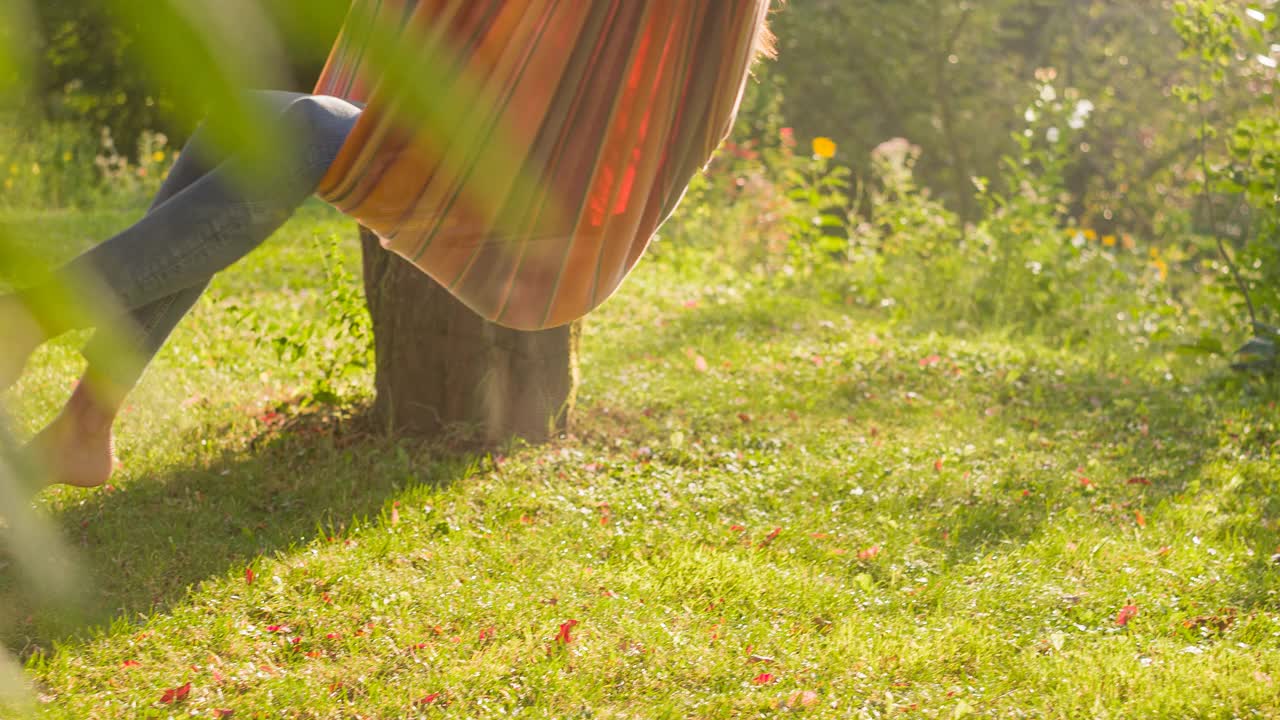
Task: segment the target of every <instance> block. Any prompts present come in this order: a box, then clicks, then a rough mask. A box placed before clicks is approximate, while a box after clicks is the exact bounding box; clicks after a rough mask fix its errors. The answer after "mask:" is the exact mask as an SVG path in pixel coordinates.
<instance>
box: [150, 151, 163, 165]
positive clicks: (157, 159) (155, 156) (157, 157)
mask: <svg viewBox="0 0 1280 720" xmlns="http://www.w3.org/2000/svg"><path fill="white" fill-rule="evenodd" d="M151 161H152V162H154V163H162V162H164V153H162V152H160V151H159V150H157V151H155V152H154V153H152V154H151Z"/></svg>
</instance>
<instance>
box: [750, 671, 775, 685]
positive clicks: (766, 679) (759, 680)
mask: <svg viewBox="0 0 1280 720" xmlns="http://www.w3.org/2000/svg"><path fill="white" fill-rule="evenodd" d="M774 680H777V678H775V677H774V676H772V675H770V674H769V673H760V674H759V675H757V676H755V677H754V678H752V679H751V682H752V683H753V684H756V685H768V684H769V683H772V682H773V681H774Z"/></svg>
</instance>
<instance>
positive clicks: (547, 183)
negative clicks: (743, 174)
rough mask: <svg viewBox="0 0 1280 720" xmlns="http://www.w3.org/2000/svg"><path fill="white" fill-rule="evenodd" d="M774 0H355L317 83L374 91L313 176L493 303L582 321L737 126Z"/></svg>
mask: <svg viewBox="0 0 1280 720" xmlns="http://www.w3.org/2000/svg"><path fill="white" fill-rule="evenodd" d="M768 4H769V3H768V0H354V2H353V6H352V11H351V14H350V15H349V16H348V19H347V22H346V25H345V26H344V28H343V32H342V35H341V37H340V38H339V40H338V42H337V44H336V46H335V47H334V50H333V52H332V54H331V56H330V58H329V62H328V64H327V66H326V67H325V70H324V73H323V75H322V76H321V78H320V81H319V83H318V85H317V87H316V91H315V92H316V94H320V95H334V96H337V97H342V98H345V99H348V100H351V101H353V102H362V103H366V105H367V107H366V110H365V112H364V113H363V114H362V116H361V117H360V119H359V120H358V122H357V124H356V127H355V129H354V130H353V131H352V134H351V136H350V137H349V139H348V140H347V142H346V143H345V145H344V146H343V148H342V150H341V152H340V153H339V155H338V159H337V161H336V162H335V163H334V165H333V167H332V168H331V169H330V171H329V173H328V175H327V176H326V177H325V178H324V180H323V181H322V183H321V186H320V189H319V194H320V196H321V197H322V198H324V199H325V200H326V201H327V202H329V203H331V204H332V205H334V206H336V207H337V208H339V209H340V210H342V211H343V212H344V213H346V214H348V215H350V216H352V217H354V218H356V219H357V220H359V221H360V222H361V223H362V224H363V225H365V226H366V227H368V228H370V229H372V230H373V231H374V232H375V233H377V234H378V236H379V237H380V238H381V240H382V243H383V245H384V246H385V247H386V248H387V249H389V250H392V251H394V252H396V253H398V254H400V255H402V256H403V257H405V258H406V259H408V260H409V261H410V262H412V263H413V264H414V265H416V266H417V267H419V268H420V269H422V270H423V271H425V272H426V273H427V274H428V275H430V276H431V277H432V278H434V279H435V280H436V281H437V282H439V283H440V284H441V285H442V286H444V287H445V288H447V289H448V290H449V291H450V292H451V293H452V294H453V295H454V296H456V297H457V298H458V299H459V300H461V301H462V302H463V303H465V304H466V305H467V306H468V307H470V308H471V309H473V310H474V311H476V312H477V313H479V314H480V315H482V316H483V317H485V318H487V319H489V320H492V321H494V322H497V323H499V324H502V325H506V326H508V327H513V328H517V329H523V330H536V329H542V328H548V327H554V326H557V325H562V324H564V323H568V322H571V321H573V320H575V319H577V318H579V317H581V316H583V315H585V314H586V313H587V312H588V311H590V310H592V309H593V308H595V307H596V306H597V305H599V304H600V303H601V302H603V301H604V300H605V299H607V298H608V297H609V296H610V295H611V294H612V293H613V292H614V291H615V290H616V289H617V288H618V285H619V284H620V283H621V282H622V280H623V278H624V277H625V276H626V275H627V273H628V272H630V270H631V268H632V267H633V266H634V265H635V263H636V261H637V260H639V258H640V256H641V254H643V252H644V250H645V247H646V246H647V245H648V243H649V239H650V238H651V237H652V236H653V234H654V233H655V232H656V231H657V229H658V226H659V225H661V224H662V222H663V221H664V220H665V219H666V218H667V217H668V216H669V215H670V214H671V212H672V211H673V210H675V207H676V205H677V203H678V202H679V201H680V198H681V196H682V195H683V194H684V191H685V188H686V187H687V185H688V182H689V180H690V179H691V178H692V176H693V174H694V173H695V172H697V171H698V170H699V169H700V168H701V167H702V166H703V165H705V164H706V162H707V161H708V160H709V159H710V157H711V154H712V152H714V150H715V149H716V147H717V146H718V145H719V144H720V143H721V142H722V141H723V140H724V138H725V137H726V136H727V135H728V134H729V131H730V129H731V128H732V125H733V120H734V116H735V114H736V112H737V108H738V103H739V101H740V99H741V96H742V90H743V87H744V86H745V82H746V79H747V75H748V71H749V68H750V65H751V62H752V60H753V58H754V55H755V53H756V50H757V44H758V42H759V37H760V35H761V34H762V30H763V25H764V22H765V15H766V13H767V10H768ZM405 58H410V59H411V61H409V62H407V61H406V60H405ZM384 59H385V60H384ZM371 67H378V68H382V71H380V72H378V73H376V75H377V76H374V75H375V73H374V71H373V70H372V69H371ZM388 68H395V70H393V71H389V70H388Z"/></svg>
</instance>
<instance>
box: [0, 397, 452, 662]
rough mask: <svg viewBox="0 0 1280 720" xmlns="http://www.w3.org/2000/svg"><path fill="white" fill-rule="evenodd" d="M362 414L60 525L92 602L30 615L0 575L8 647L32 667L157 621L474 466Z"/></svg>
mask: <svg viewBox="0 0 1280 720" xmlns="http://www.w3.org/2000/svg"><path fill="white" fill-rule="evenodd" d="M365 412H367V410H362V414H361V415H359V416H356V417H350V418H346V419H344V420H342V421H340V422H339V423H337V424H334V423H332V422H329V423H321V424H315V423H310V422H287V423H285V424H284V426H283V427H278V428H276V429H272V430H268V431H267V432H265V433H263V434H262V435H260V436H258V437H256V438H254V439H253V440H251V441H250V442H248V443H247V444H246V445H245V446H244V447H240V448H236V449H228V450H226V451H224V452H223V453H222V454H221V455H218V456H216V457H213V458H212V459H210V460H209V461H207V462H205V463H203V464H202V465H201V466H199V467H187V468H172V469H168V470H166V471H164V472H162V473H160V474H158V475H156V476H154V477H150V478H145V479H144V478H136V479H134V480H133V481H132V482H130V483H129V484H128V485H127V486H126V487H124V488H120V489H116V490H104V491H99V492H97V493H95V494H93V495H91V496H89V497H87V498H85V500H84V501H83V502H82V503H80V504H78V505H76V506H74V507H71V508H69V509H67V510H65V511H63V512H61V513H59V514H58V515H57V516H55V517H54V518H53V519H54V522H55V523H56V524H57V525H58V526H59V527H60V528H61V530H62V531H63V533H64V534H65V535H66V536H67V537H68V539H69V540H70V542H71V545H72V546H73V547H74V548H75V549H76V550H77V551H78V553H79V555H80V557H79V558H78V560H79V561H80V563H81V565H82V567H83V568H84V570H85V573H86V575H87V576H88V577H85V578H84V582H85V583H86V593H85V596H86V597H88V598H91V600H87V601H85V602H84V603H83V605H82V606H81V607H79V608H77V609H75V610H67V609H53V608H47V607H41V606H33V605H32V604H31V601H29V600H27V599H25V598H23V597H22V596H21V593H20V592H18V591H17V589H16V588H17V584H18V582H19V581H18V578H17V577H15V576H14V574H13V571H12V570H10V569H6V568H4V565H3V563H0V602H6V603H7V602H14V603H15V604H16V605H17V606H18V608H17V609H18V611H17V612H13V611H12V610H11V612H10V614H11V616H16V617H17V618H18V619H19V624H18V626H17V627H11V628H9V629H8V631H7V633H8V635H9V637H5V638H4V643H5V645H7V646H8V647H9V648H10V649H11V650H13V651H15V652H19V653H22V654H25V655H29V654H31V653H33V652H38V651H40V650H42V649H44V650H47V649H48V648H49V647H50V645H51V644H52V643H54V642H60V641H64V640H66V639H68V638H73V637H76V636H85V635H87V634H92V633H94V632H95V631H97V630H100V629H101V628H104V627H106V626H109V625H110V624H111V623H113V622H116V621H119V620H124V621H129V620H131V619H133V618H136V617H138V616H139V615H141V614H145V613H149V612H152V611H155V610H161V609H163V608H165V607H167V606H169V605H172V604H173V603H176V602H180V601H181V600H182V599H183V598H184V597H186V595H187V594H188V592H189V590H192V589H194V588H195V587H197V586H198V585H199V584H200V583H201V582H203V581H206V580H210V579H220V578H224V577H227V576H228V575H231V576H232V577H235V578H239V577H241V576H242V574H243V571H244V569H245V568H246V567H249V566H251V565H252V564H253V563H254V562H255V560H257V559H258V558H260V557H263V556H270V555H272V554H275V553H280V552H285V551H289V550H291V549H296V548H298V547H300V546H305V545H306V544H308V543H310V542H312V541H314V540H317V539H323V538H331V537H337V536H341V535H342V534H343V533H344V532H345V531H346V530H347V529H348V528H349V527H350V526H351V524H353V523H358V524H365V523H367V522H368V521H370V520H374V521H376V519H377V517H378V516H379V515H380V513H381V512H383V510H384V509H385V508H386V507H387V505H388V502H389V499H390V498H391V497H392V496H394V495H396V494H397V493H399V492H401V491H403V490H405V489H406V488H409V487H414V486H421V485H431V486H436V487H446V486H448V485H450V484H451V483H453V482H456V481H457V480H458V479H460V478H463V477H465V476H466V475H467V473H468V469H469V468H471V467H473V465H474V462H475V459H474V458H473V457H472V458H468V457H462V456H442V455H441V454H439V453H438V452H436V448H431V447H427V446H425V445H422V444H419V443H413V442H409V441H403V440H396V439H395V438H391V437H388V436H386V435H383V434H375V433H372V432H369V431H368V428H370V427H371V423H370V421H369V420H368V419H367V416H366V415H364V413H365ZM205 432H207V429H206V430H205V431H203V432H200V433H196V434H193V435H192V436H191V437H190V438H189V440H190V442H191V443H192V444H193V445H196V446H198V445H199V444H200V438H199V437H197V435H198V434H199V435H202V434H204V433H205ZM23 606H25V607H23Z"/></svg>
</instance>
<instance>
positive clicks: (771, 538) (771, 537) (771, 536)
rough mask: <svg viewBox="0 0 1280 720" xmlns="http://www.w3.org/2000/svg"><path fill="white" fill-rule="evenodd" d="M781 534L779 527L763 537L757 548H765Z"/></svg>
mask: <svg viewBox="0 0 1280 720" xmlns="http://www.w3.org/2000/svg"><path fill="white" fill-rule="evenodd" d="M781 534H782V528H780V527H779V528H774V529H773V532H771V533H769V534H768V535H765V536H764V539H763V540H761V541H760V544H759V547H767V546H769V545H772V544H773V541H774V540H777V539H778V536H779V535H781Z"/></svg>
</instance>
